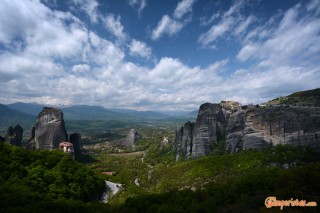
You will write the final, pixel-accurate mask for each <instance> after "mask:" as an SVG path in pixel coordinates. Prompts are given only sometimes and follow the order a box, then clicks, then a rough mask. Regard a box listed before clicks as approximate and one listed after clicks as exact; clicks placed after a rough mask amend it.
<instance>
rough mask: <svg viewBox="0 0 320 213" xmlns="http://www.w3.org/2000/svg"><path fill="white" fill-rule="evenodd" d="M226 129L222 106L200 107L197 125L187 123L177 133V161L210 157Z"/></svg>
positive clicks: (208, 104)
mask: <svg viewBox="0 0 320 213" xmlns="http://www.w3.org/2000/svg"><path fill="white" fill-rule="evenodd" d="M225 128H226V119H225V113H224V112H223V109H222V107H221V105H219V104H210V103H205V104H202V105H201V106H200V109H199V112H198V117H197V120H196V122H195V123H191V122H187V123H186V124H185V125H184V126H183V127H181V128H180V130H178V131H176V137H175V140H174V150H175V151H176V152H177V157H176V159H177V160H178V159H180V158H181V159H185V158H198V157H201V156H205V155H208V154H209V152H210V151H211V150H212V149H213V146H214V144H217V143H218V142H219V140H220V139H221V136H222V135H223V133H224V131H225Z"/></svg>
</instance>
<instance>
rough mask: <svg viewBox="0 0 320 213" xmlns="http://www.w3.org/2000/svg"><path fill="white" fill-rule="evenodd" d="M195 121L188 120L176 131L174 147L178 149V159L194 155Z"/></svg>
mask: <svg viewBox="0 0 320 213" xmlns="http://www.w3.org/2000/svg"><path fill="white" fill-rule="evenodd" d="M194 126H195V123H191V122H190V121H188V122H187V123H185V124H184V126H183V127H181V128H180V129H179V130H176V132H175V139H174V142H173V149H174V150H175V151H176V153H177V154H176V160H179V159H185V158H190V157H191V155H192V145H193V130H194Z"/></svg>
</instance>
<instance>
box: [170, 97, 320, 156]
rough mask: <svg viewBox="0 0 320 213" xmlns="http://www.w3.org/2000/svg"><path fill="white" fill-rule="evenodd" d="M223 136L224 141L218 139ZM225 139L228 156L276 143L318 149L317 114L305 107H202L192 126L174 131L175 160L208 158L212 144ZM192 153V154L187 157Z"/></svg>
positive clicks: (319, 115) (319, 128) (319, 126)
mask: <svg viewBox="0 0 320 213" xmlns="http://www.w3.org/2000/svg"><path fill="white" fill-rule="evenodd" d="M225 133H226V139H224V138H223V137H221V136H222V135H223V134H225ZM221 140H226V144H225V149H226V151H228V152H230V153H236V152H240V151H242V150H248V149H257V150H262V149H265V148H266V147H268V146H272V145H277V144H290V145H294V146H297V145H309V146H311V147H315V148H317V149H319V147H320V111H319V110H315V109H307V108H294V107H291V108H290V107H274V108H272V107H270V108H260V107H255V106H249V107H247V108H246V109H240V108H239V107H238V108H236V109H235V110H232V111H230V109H226V108H224V105H223V104H221V105H219V104H208V103H206V104H203V105H201V106H200V109H199V114H198V117H197V120H196V122H195V123H186V124H185V125H184V126H183V127H182V128H181V129H180V130H178V131H176V136H175V139H174V150H175V151H176V153H177V159H179V158H181V159H185V158H190V156H191V157H192V158H197V157H201V156H205V155H208V153H209V152H211V151H213V150H214V146H213V145H214V144H217V143H219V141H221ZM190 153H191V154H190Z"/></svg>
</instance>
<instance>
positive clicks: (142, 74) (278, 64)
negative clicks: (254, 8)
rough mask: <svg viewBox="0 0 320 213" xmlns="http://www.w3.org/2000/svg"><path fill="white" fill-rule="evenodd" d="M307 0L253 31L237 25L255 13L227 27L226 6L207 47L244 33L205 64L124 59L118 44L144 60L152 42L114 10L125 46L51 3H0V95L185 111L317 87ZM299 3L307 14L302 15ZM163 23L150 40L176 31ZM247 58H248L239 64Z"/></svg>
mask: <svg viewBox="0 0 320 213" xmlns="http://www.w3.org/2000/svg"><path fill="white" fill-rule="evenodd" d="M310 4H311V6H310V5H309V4H307V5H309V6H303V5H301V6H297V7H293V8H291V9H289V10H287V11H284V12H283V13H281V15H280V16H279V19H274V20H272V21H269V22H266V23H262V24H261V23H260V26H257V27H256V28H255V29H250V27H248V26H246V25H249V26H250V24H245V23H246V22H247V23H253V22H254V23H255V24H256V25H258V24H259V21H258V20H255V19H257V17H255V18H253V19H254V21H253V22H252V21H251V22H250V21H247V19H244V18H243V17H240V19H237V20H240V21H241V22H237V23H238V24H237V25H236V26H233V27H232V26H229V27H223V24H222V23H225V22H228V20H229V21H230V22H231V20H234V18H235V16H234V14H237V13H238V12H236V11H239V9H237V8H241V6H239V5H238V6H234V7H232V8H229V10H228V11H229V12H228V11H227V12H225V14H226V15H223V16H224V19H223V21H222V22H221V23H214V24H213V25H214V26H220V30H218V29H216V28H214V29H212V32H211V31H210V32H211V33H208V34H207V35H206V36H203V39H204V41H205V40H206V42H205V44H208V45H210V44H212V43H214V41H215V40H216V39H218V38H221V37H222V36H224V35H226V33H227V32H236V30H235V29H237V27H238V28H239V27H240V26H241V24H240V23H244V24H243V26H242V27H240V28H239V30H238V33H239V34H246V33H244V32H246V31H249V32H248V33H247V35H244V38H246V39H244V40H243V43H241V47H240V48H239V52H238V53H237V54H236V55H235V56H232V55H230V56H229V57H228V58H222V59H220V60H216V61H212V63H211V64H209V65H208V66H204V67H201V66H200V65H199V66H190V65H187V64H186V63H184V61H183V60H182V59H178V58H173V57H161V58H159V60H158V61H157V62H155V64H154V65H153V66H151V67H145V66H142V65H138V64H135V63H134V62H130V61H128V60H127V58H126V52H125V51H128V54H132V55H134V56H138V57H143V58H148V57H150V56H151V54H152V51H154V50H152V51H151V48H150V47H148V45H147V44H146V43H145V42H143V41H139V40H137V39H131V38H130V37H129V36H128V35H126V33H125V31H124V29H123V26H122V24H121V22H120V17H119V16H118V17H116V16H114V15H113V16H112V18H111V19H112V20H113V21H114V23H113V24H115V25H114V26H113V27H110V29H113V30H110V32H115V33H114V35H115V37H121V35H123V36H124V37H126V41H127V42H128V46H125V48H123V47H119V46H118V45H117V42H116V41H112V40H108V39H106V38H105V37H104V36H102V35H101V34H98V33H97V32H93V31H92V30H90V29H89V28H88V26H87V25H86V24H85V23H83V22H82V21H81V20H80V19H78V18H77V17H75V16H74V15H72V14H71V13H68V12H62V11H57V10H51V9H50V8H47V7H46V6H45V5H43V4H41V3H40V2H38V1H28V2H27V1H1V2H0V28H1V30H0V45H1V48H2V49H1V51H0V91H1V92H2V94H3V95H2V96H1V97H0V102H1V103H9V102H15V101H22V102H32V101H35V102H38V103H42V104H89V105H102V106H104V107H110V108H111V107H121V108H134V109H143V110H159V109H162V110H193V109H196V108H198V107H199V105H200V104H201V103H204V102H219V101H221V100H223V99H235V100H237V101H240V102H242V103H243V104H245V103H261V102H263V101H266V100H268V99H270V98H274V97H277V96H280V95H284V94H289V93H291V92H294V91H297V90H300V89H312V88H315V87H319V86H320V85H319V80H318V79H320V68H319V66H317V65H318V63H319V53H320V52H319V51H320V46H319V45H320V40H319V39H320V36H319V35H320V21H319V19H318V18H317V16H316V15H315V14H317V8H318V7H317V6H313V5H312V4H314V1H311V3H310ZM12 11H15V13H12ZM305 11H309V14H308V15H303V16H302V13H303V12H305ZM221 14H222V13H221ZM229 14H230V15H229ZM165 19H168V20H169V21H168V20H167V22H169V23H170V26H171V25H172V23H171V21H176V20H174V19H171V18H170V17H169V16H168V17H167V18H165ZM7 20H11V21H12V22H9V24H8V23H7ZM14 20H17V21H14ZM117 22H118V23H117ZM164 23H166V20H165V21H164ZM225 24H226V23H225ZM161 25H162V24H161ZM163 25H164V26H165V27H169V29H170V26H168V24H163ZM230 25H232V24H231V23H230ZM165 27H162V28H163V29H162V30H159V32H158V33H155V35H157V36H156V37H157V38H159V37H161V36H162V35H164V34H168V35H170V33H171V34H172V35H174V34H175V33H177V32H178V31H177V30H176V29H175V28H173V29H170V30H168V29H167V28H165ZM211 27H212V26H210V29H211ZM178 28H179V27H178ZM160 29H161V28H160ZM164 29H165V30H164ZM224 29H227V30H224ZM230 29H233V30H231V31H230ZM180 30H181V29H180ZM254 30H255V32H254ZM161 31H163V32H161ZM164 32H165V33H164ZM209 34H210V35H209ZM249 34H251V36H248V35H249ZM262 34H263V36H262ZM116 35H118V36H116ZM119 35H120V36H119ZM115 40H116V39H115ZM250 58H253V59H254V60H253V61H254V63H252V64H250V66H248V67H242V66H241V65H242V62H246V61H247V60H248V59H250ZM235 59H236V60H235ZM233 60H235V61H236V62H239V64H236V65H239V66H235V63H234V61H233ZM234 67H237V70H236V71H235V72H233V69H234Z"/></svg>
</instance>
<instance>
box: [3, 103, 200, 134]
mask: <svg viewBox="0 0 320 213" xmlns="http://www.w3.org/2000/svg"><path fill="white" fill-rule="evenodd" d="M43 107H44V106H43V105H40V104H36V103H21V102H18V103H12V104H8V105H2V104H1V105H0V132H4V131H5V130H6V129H7V128H8V127H9V126H10V125H16V124H20V125H22V126H23V128H25V129H26V130H29V129H31V127H32V125H33V124H34V123H35V120H36V117H37V115H38V114H39V113H40V112H41V111H42V109H43ZM59 108H61V109H62V111H63V114H64V119H65V120H66V121H67V122H68V121H70V123H72V124H76V123H77V122H80V121H94V120H101V121H112V122H117V121H118V122H126V121H132V122H139V121H152V120H155V121H156V120H158V121H163V120H168V121H185V120H194V119H195V118H196V113H193V112H190V113H186V114H184V115H181V113H177V114H178V116H173V115H172V114H171V115H168V114H165V113H162V112H156V111H137V110H130V109H106V108H104V107H101V106H87V105H75V106H68V107H59ZM71 121H72V122H71ZM72 126H73V125H72Z"/></svg>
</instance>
